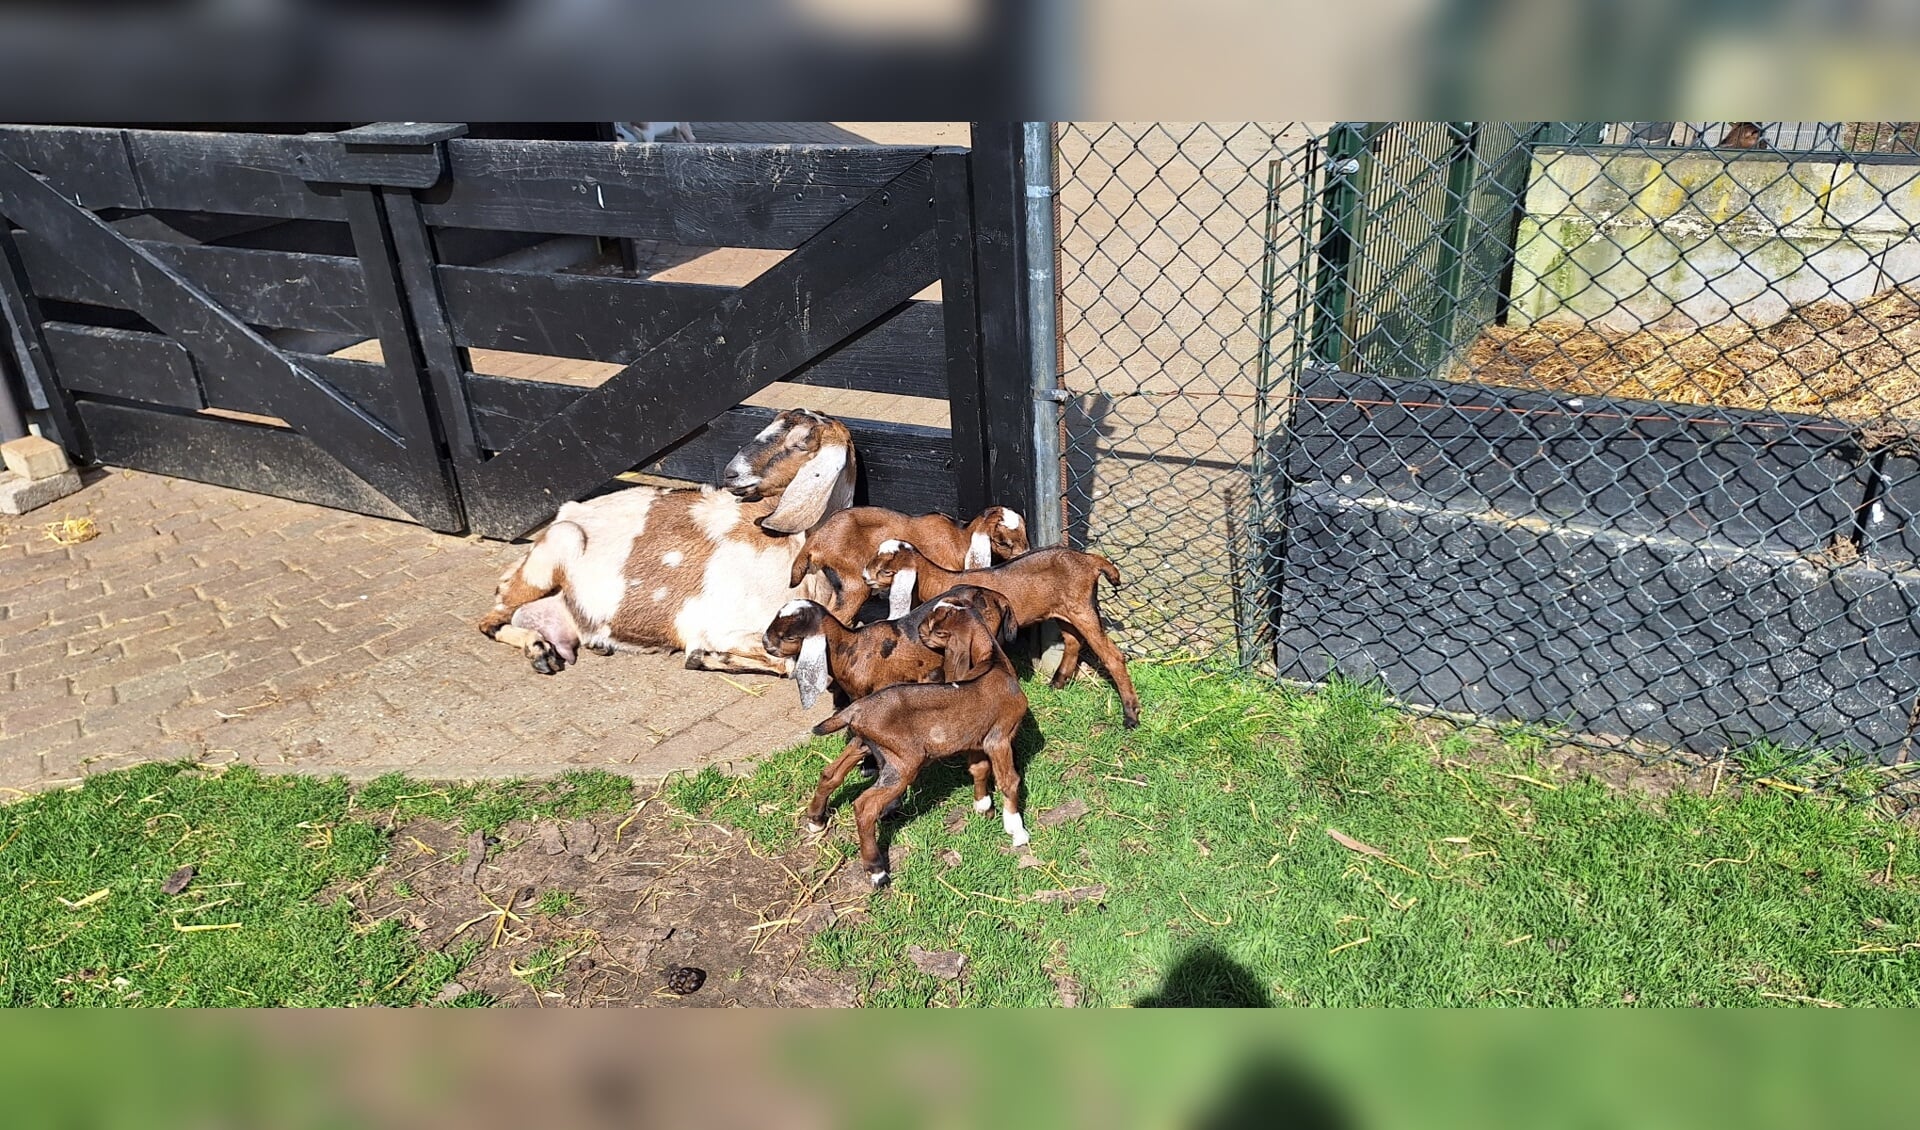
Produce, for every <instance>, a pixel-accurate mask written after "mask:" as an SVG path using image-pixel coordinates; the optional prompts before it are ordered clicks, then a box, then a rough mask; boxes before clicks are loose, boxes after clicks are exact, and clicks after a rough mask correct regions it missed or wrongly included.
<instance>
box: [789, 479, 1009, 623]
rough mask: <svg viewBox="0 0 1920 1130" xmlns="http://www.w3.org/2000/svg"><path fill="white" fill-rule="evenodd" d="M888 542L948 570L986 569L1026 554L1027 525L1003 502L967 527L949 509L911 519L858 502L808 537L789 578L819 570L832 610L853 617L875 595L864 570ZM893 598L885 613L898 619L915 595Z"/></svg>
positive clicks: (848, 618)
mask: <svg viewBox="0 0 1920 1130" xmlns="http://www.w3.org/2000/svg"><path fill="white" fill-rule="evenodd" d="M886 541H904V542H911V543H912V544H913V545H915V546H918V547H919V549H920V552H922V553H924V554H926V555H927V559H928V560H930V561H933V562H934V563H936V564H938V565H941V566H943V567H945V568H948V569H984V568H986V567H987V566H989V565H991V564H993V562H994V561H996V560H999V561H1006V560H1010V559H1012V558H1015V557H1018V556H1020V555H1021V554H1023V553H1025V552H1026V551H1027V528H1026V523H1025V522H1023V521H1021V520H1020V515H1019V514H1018V513H1017V512H1015V511H1012V510H1009V509H1007V508H1006V507H1004V506H989V507H987V508H986V509H985V510H982V511H981V512H980V513H979V514H978V515H977V516H975V517H974V519H973V521H971V522H968V523H967V524H966V525H965V526H962V525H961V524H960V523H958V522H956V521H954V520H953V519H952V518H949V517H947V516H946V515H945V514H922V515H920V516H919V517H917V518H913V517H908V516H907V515H905V514H900V513H896V512H894V511H892V510H887V509H884V508H882V507H879V506H855V507H852V508H851V509H847V510H842V511H840V512H839V513H837V514H835V515H833V516H832V517H830V518H828V519H827V520H826V521H825V522H822V523H821V524H820V527H819V528H818V529H816V530H814V531H813V532H812V533H811V534H809V535H808V536H807V544H806V548H805V549H803V550H801V551H800V556H798V557H796V558H794V561H793V575H792V576H791V577H790V578H788V583H789V584H791V585H792V586H793V587H794V588H799V587H800V582H801V581H802V580H803V579H805V577H806V576H807V574H808V573H814V572H817V573H819V574H820V576H821V578H822V579H823V580H825V581H826V583H827V586H828V587H829V588H830V589H831V590H832V592H833V596H832V597H831V598H830V599H829V600H828V601H827V609H828V611H830V612H832V613H833V614H834V615H835V616H838V617H840V619H842V620H846V621H851V620H852V619H853V618H854V617H855V616H856V615H858V614H859V612H860V608H861V606H862V605H864V604H866V602H867V598H868V597H869V596H871V595H872V590H871V589H870V588H869V587H868V585H867V583H866V581H865V580H863V579H862V577H861V570H862V569H864V568H865V567H866V564H867V562H869V561H871V560H873V555H874V554H875V553H877V552H879V549H880V543H882V542H886ZM895 597H896V599H895V600H894V603H893V605H892V607H890V608H889V609H888V611H887V615H888V616H890V617H893V618H895V619H898V618H899V617H901V616H902V615H905V613H906V612H907V609H908V608H909V607H911V605H912V603H913V602H912V597H911V594H905V593H901V594H895Z"/></svg>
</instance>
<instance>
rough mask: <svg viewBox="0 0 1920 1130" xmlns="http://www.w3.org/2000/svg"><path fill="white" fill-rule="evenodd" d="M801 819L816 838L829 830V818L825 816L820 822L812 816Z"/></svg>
mask: <svg viewBox="0 0 1920 1130" xmlns="http://www.w3.org/2000/svg"><path fill="white" fill-rule="evenodd" d="M800 819H801V822H802V823H804V824H806V826H807V831H809V832H811V833H813V834H814V835H816V836H817V835H819V834H820V833H822V832H824V831H826V830H827V818H826V817H824V816H822V817H820V818H819V819H818V820H816V819H814V818H813V817H811V816H802V817H801V818H800Z"/></svg>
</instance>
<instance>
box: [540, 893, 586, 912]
mask: <svg viewBox="0 0 1920 1130" xmlns="http://www.w3.org/2000/svg"><path fill="white" fill-rule="evenodd" d="M579 901H580V900H579V898H578V896H576V895H575V894H574V893H573V892H572V891H542V892H541V893H540V897H539V898H538V899H537V900H535V901H534V904H533V909H534V910H535V911H537V912H538V913H540V914H544V915H546V916H547V917H549V918H554V917H558V916H559V915H562V914H572V913H573V910H574V907H575V906H576V905H577V904H578V903H579Z"/></svg>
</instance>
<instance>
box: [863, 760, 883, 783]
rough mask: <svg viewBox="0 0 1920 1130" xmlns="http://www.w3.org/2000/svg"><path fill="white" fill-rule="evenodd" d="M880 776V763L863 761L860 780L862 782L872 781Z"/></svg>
mask: <svg viewBox="0 0 1920 1130" xmlns="http://www.w3.org/2000/svg"><path fill="white" fill-rule="evenodd" d="M879 775H880V763H879V762H878V761H876V760H872V759H869V760H867V761H862V762H861V763H860V779H861V780H863V781H871V780H873V779H874V778H875V777H878V776H879Z"/></svg>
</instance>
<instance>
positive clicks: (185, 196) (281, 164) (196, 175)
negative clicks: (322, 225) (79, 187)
mask: <svg viewBox="0 0 1920 1130" xmlns="http://www.w3.org/2000/svg"><path fill="white" fill-rule="evenodd" d="M122 132H124V134H125V136H126V147H127V150H128V152H129V153H130V154H131V155H132V162H133V171H134V174H135V176H136V177H137V178H138V181H139V184H140V186H141V188H142V189H143V193H142V195H143V196H144V198H145V204H144V205H138V204H129V205H127V206H128V207H136V206H144V207H149V208H173V209H178V210H180V211H183V212H238V213H241V214H242V215H248V216H279V217H282V218H284V219H299V220H344V219H346V205H345V204H344V203H343V202H342V201H341V198H340V188H339V186H338V185H326V184H314V183H309V182H307V181H306V180H303V179H302V178H301V176H300V174H299V173H298V172H297V171H295V168H294V163H293V161H292V160H291V157H290V154H289V151H288V148H287V145H286V144H285V136H284V135H275V134H254V133H189V132H186V131H183V130H142V129H132V130H125V131H122Z"/></svg>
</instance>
